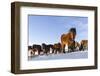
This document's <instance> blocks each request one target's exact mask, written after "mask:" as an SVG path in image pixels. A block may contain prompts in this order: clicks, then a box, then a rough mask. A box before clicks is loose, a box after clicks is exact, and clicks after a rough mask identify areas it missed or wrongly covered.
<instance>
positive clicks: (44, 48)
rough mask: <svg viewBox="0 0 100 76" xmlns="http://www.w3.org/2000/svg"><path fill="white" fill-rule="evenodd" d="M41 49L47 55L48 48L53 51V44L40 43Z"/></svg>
mask: <svg viewBox="0 0 100 76" xmlns="http://www.w3.org/2000/svg"><path fill="white" fill-rule="evenodd" d="M42 49H43V51H44V54H46V55H48V54H50V51H51V50H50V49H52V52H53V45H52V44H49V45H46V44H45V43H43V44H42Z"/></svg>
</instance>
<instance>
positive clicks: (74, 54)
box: [28, 50, 88, 61]
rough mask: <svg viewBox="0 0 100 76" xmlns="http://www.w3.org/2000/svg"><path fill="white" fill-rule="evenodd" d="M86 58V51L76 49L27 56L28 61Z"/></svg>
mask: <svg viewBox="0 0 100 76" xmlns="http://www.w3.org/2000/svg"><path fill="white" fill-rule="evenodd" d="M81 58H88V51H87V50H85V51H77V52H71V53H65V54H50V55H39V56H33V57H28V60H29V61H32V60H33V61H34V60H54V59H81Z"/></svg>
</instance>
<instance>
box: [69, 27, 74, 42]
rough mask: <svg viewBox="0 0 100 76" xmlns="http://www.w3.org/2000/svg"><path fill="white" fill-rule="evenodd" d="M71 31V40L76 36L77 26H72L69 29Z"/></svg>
mask: <svg viewBox="0 0 100 76" xmlns="http://www.w3.org/2000/svg"><path fill="white" fill-rule="evenodd" d="M69 33H70V37H71V40H72V41H74V39H75V36H76V28H71V29H70V30H69Z"/></svg>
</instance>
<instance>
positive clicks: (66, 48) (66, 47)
mask: <svg viewBox="0 0 100 76" xmlns="http://www.w3.org/2000/svg"><path fill="white" fill-rule="evenodd" d="M65 50H66V51H67V52H69V50H68V44H66V46H65Z"/></svg>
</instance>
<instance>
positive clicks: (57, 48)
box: [53, 43, 61, 54]
mask: <svg viewBox="0 0 100 76" xmlns="http://www.w3.org/2000/svg"><path fill="white" fill-rule="evenodd" d="M53 48H54V50H53V53H54V54H57V53H61V43H56V44H54V45H53Z"/></svg>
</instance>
